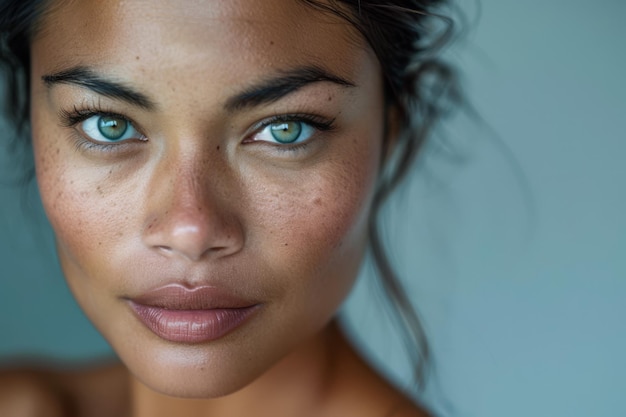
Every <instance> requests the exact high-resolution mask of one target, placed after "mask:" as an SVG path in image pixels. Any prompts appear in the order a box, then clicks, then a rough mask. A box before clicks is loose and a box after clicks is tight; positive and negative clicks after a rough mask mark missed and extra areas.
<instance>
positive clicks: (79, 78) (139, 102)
mask: <svg viewBox="0 0 626 417" xmlns="http://www.w3.org/2000/svg"><path fill="white" fill-rule="evenodd" d="M41 79H42V80H43V82H44V84H46V85H47V86H48V87H52V86H53V85H55V84H72V85H77V86H79V87H84V88H87V89H89V90H91V91H93V92H95V93H98V94H100V95H103V96H105V97H110V98H113V99H116V100H121V101H125V102H126V103H129V104H131V105H133V106H136V107H141V108H142V109H145V110H154V109H156V107H157V106H156V104H155V103H154V102H153V101H152V100H150V99H149V98H148V96H146V95H145V94H143V93H141V92H139V91H136V90H135V89H133V88H132V87H129V86H127V85H124V84H122V83H119V82H117V81H113V80H109V79H106V78H104V77H102V76H100V75H98V74H97V73H96V72H95V71H93V70H92V69H90V68H87V67H81V66H79V67H73V68H69V69H65V70H63V71H60V72H56V73H54V74H48V75H44V76H42V77H41Z"/></svg>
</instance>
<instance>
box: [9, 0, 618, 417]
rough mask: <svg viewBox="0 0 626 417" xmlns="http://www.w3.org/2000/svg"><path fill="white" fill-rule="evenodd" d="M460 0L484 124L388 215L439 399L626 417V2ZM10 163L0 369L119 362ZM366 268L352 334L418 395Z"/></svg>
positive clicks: (353, 306)
mask: <svg viewBox="0 0 626 417" xmlns="http://www.w3.org/2000/svg"><path fill="white" fill-rule="evenodd" d="M460 4H461V6H462V8H467V15H468V16H469V17H470V18H473V17H474V16H477V15H478V16H479V18H478V20H477V24H476V26H474V27H472V28H471V29H470V30H469V32H468V33H467V34H466V35H465V38H464V39H463V40H462V41H461V42H459V43H458V44H457V45H456V47H454V48H453V49H451V50H450V51H449V52H448V55H449V57H450V59H451V60H452V61H453V62H454V63H455V64H456V65H457V66H458V67H459V69H460V70H461V71H462V73H463V77H464V78H463V83H464V89H465V91H466V94H467V96H468V97H469V99H470V101H471V103H472V105H473V107H474V108H475V109H476V110H477V112H478V115H479V116H480V119H478V118H476V117H473V118H472V117H467V115H466V116H463V114H460V115H459V116H458V117H456V118H454V119H453V120H451V121H449V122H448V123H447V124H446V125H445V128H443V129H441V131H440V132H439V134H438V135H437V137H436V140H435V141H434V142H433V143H432V144H431V145H430V146H428V147H427V148H426V149H425V151H424V153H423V154H422V159H421V164H420V165H419V167H418V168H417V169H416V171H415V174H414V176H413V180H412V181H411V182H410V183H409V184H407V186H406V187H404V188H403V189H402V190H400V192H399V193H398V194H397V195H396V196H395V197H394V199H393V201H392V202H391V204H390V205H389V207H388V209H387V211H386V216H385V218H384V219H383V221H384V224H385V231H386V238H387V240H388V242H389V243H388V247H389V249H390V252H391V258H392V259H393V260H394V263H395V264H396V265H397V266H398V269H399V271H400V272H401V274H402V275H403V277H404V278H405V280H406V283H407V286H408V288H409V292H410V294H411V297H412V299H413V300H414V302H415V304H416V305H417V307H418V309H419V310H420V313H421V316H422V318H423V320H424V322H425V327H426V332H427V335H428V338H429V341H430V343H431V345H432V350H433V356H434V357H433V360H432V363H433V364H434V369H433V373H432V374H431V378H430V385H429V388H428V389H427V392H426V394H427V400H428V402H430V403H432V404H434V405H435V406H436V407H438V408H440V409H441V410H447V411H448V412H449V413H450V414H451V415H458V416H464V417H479V416H480V417H502V416H507V417H518V416H519V417H522V416H524V417H526V416H528V415H533V416H546V417H552V416H568V417H578V416H580V417H583V416H585V417H586V416H589V415H593V416H594V417H600V416H603V417H604V416H606V417H613V416H626V402H625V401H623V398H624V395H626V377H625V375H626V359H624V352H626V325H625V324H624V321H625V319H626V216H625V215H624V214H625V213H626V163H624V158H625V155H626V133H625V130H624V121H626V81H625V80H624V78H623V77H624V75H625V74H626V48H625V47H624V41H625V40H626V25H624V24H623V22H622V19H623V17H624V16H626V2H624V1H621V0H599V1H596V2H593V3H590V2H583V1H581V0H569V1H565V0H552V1H544V2H540V1H525V2H520V1H514V0H482V1H481V10H480V11H479V10H478V9H477V6H476V3H474V2H461V3H460ZM9 162H12V157H10V156H9V155H8V153H7V152H6V151H5V150H2V152H0V171H2V172H1V173H0V174H1V175H0V178H3V179H5V180H4V181H0V362H6V361H9V360H10V359H11V358H15V357H33V356H35V357H44V358H55V359H56V360H62V361H85V360H89V359H92V358H100V357H105V356H108V355H111V352H110V348H109V347H108V346H107V344H106V342H104V341H103V340H102V339H101V338H100V336H99V335H98V334H97V333H96V331H95V330H93V329H92V328H91V326H90V324H89V323H88V321H87V320H86V319H85V318H84V316H83V315H82V313H81V312H80V311H79V309H78V307H77V306H76V304H75V302H74V301H73V299H72V298H71V296H70V295H69V292H68V290H67V288H66V287H65V284H64V282H63V278H62V276H61V273H60V271H59V267H58V264H57V262H56V260H55V256H54V244H53V238H52V234H51V231H50V229H49V226H48V224H47V222H46V220H45V218H44V216H43V212H42V209H41V207H40V203H39V201H38V197H37V194H36V187H34V186H30V187H26V188H25V187H20V186H16V185H14V184H11V182H10V181H8V179H9V178H10V177H12V176H13V175H14V174H15V172H14V170H15V165H12V164H11V163H9ZM362 275H363V276H362V279H360V281H359V283H358V285H357V287H356V289H355V291H354V293H353V294H352V296H351V297H350V299H349V300H348V302H347V303H346V306H345V309H344V312H343V313H344V320H345V322H346V325H347V326H348V327H349V328H351V329H353V333H354V338H355V339H356V340H357V342H358V343H359V345H360V346H362V348H363V350H364V352H365V353H366V354H367V355H369V356H370V357H371V359H372V360H373V361H374V362H375V363H376V364H377V365H378V366H379V367H381V369H382V370H383V371H384V372H386V373H387V374H388V375H389V376H390V377H391V378H393V379H394V380H395V381H396V382H397V383H398V384H399V385H400V386H407V381H408V379H409V377H410V373H411V369H410V367H409V364H408V361H407V359H406V357H405V356H404V355H403V353H402V349H401V348H400V347H397V348H396V347H394V345H400V341H399V340H398V339H397V338H396V339H394V337H395V336H394V330H393V328H391V327H390V324H389V323H388V322H386V321H383V320H379V319H378V318H377V317H379V314H378V312H379V310H380V308H382V307H381V306H380V304H379V303H378V301H377V300H378V298H380V297H379V296H378V294H377V289H376V287H375V286H374V285H372V281H373V279H372V268H371V267H370V266H369V265H368V264H366V265H365V266H364V268H363V274H362ZM396 341H397V342H398V343H393V342H396Z"/></svg>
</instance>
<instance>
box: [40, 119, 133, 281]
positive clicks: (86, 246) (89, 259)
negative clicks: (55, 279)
mask: <svg viewBox="0 0 626 417" xmlns="http://www.w3.org/2000/svg"><path fill="white" fill-rule="evenodd" d="M46 124H47V126H51V124H50V122H47V123H46V122H45V120H42V119H40V118H38V117H37V116H36V115H34V117H33V145H34V156H35V167H36V176H37V183H38V185H39V190H40V194H41V199H42V203H43V206H44V209H45V211H46V215H47V216H48V219H49V221H50V224H51V225H52V228H53V230H54V232H55V237H56V241H57V249H58V253H59V256H60V258H61V262H62V264H63V266H64V269H66V267H67V265H68V264H69V263H70V262H67V261H71V264H72V265H74V266H78V265H79V266H80V268H81V269H86V270H93V271H99V270H103V268H102V266H103V264H104V263H105V262H106V260H107V259H109V257H108V255H110V254H111V250H110V249H111V248H113V247H115V246H116V245H117V244H118V243H119V242H121V241H122V238H123V237H124V231H125V230H128V229H127V228H126V227H124V225H123V219H124V216H121V213H120V210H123V207H124V204H127V203H125V202H124V201H120V200H119V199H113V198H110V197H108V195H109V194H108V193H107V189H106V187H107V184H108V183H109V177H111V176H113V175H115V173H114V168H113V169H111V168H109V169H103V170H100V169H97V170H94V169H88V168H86V167H83V168H81V165H80V163H79V162H80V161H77V158H76V152H77V151H76V150H75V149H74V148H73V147H71V146H64V142H67V141H66V138H62V137H58V136H55V134H51V133H48V132H47V131H46V130H47V129H46V128H42V127H43V126H46ZM56 135H59V133H56ZM67 272H68V271H66V276H67V277H68V278H71V277H72V276H73V275H74V274H72V273H69V274H68V273H67ZM83 272H87V271H83Z"/></svg>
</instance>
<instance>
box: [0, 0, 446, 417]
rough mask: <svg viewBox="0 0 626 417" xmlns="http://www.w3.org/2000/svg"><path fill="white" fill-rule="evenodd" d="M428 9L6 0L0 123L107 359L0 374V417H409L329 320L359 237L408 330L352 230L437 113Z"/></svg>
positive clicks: (281, 2)
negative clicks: (108, 349)
mask: <svg viewBox="0 0 626 417" xmlns="http://www.w3.org/2000/svg"><path fill="white" fill-rule="evenodd" d="M439 3H440V2H438V1H430V2H422V1H419V2H418V1H404V2H376V3H375V2H366V1H361V2H347V1H341V2H325V1H320V2H317V1H295V0H268V1H263V2H258V1H257V2H250V1H242V0H236V1H229V2H219V1H203V2H193V3H189V4H185V5H184V6H181V5H180V3H177V2H172V1H167V0H158V1H150V2H146V1H139V0H137V1H126V2H113V1H100V2H95V1H94V2H89V1H80V2H72V1H61V0H56V1H55V0H51V1H43V2H23V1H21V2H9V3H8V4H5V5H4V6H3V7H4V10H2V13H1V14H0V15H1V16H2V19H3V20H2V26H1V28H2V32H3V38H4V43H5V45H4V52H3V60H4V62H5V64H8V66H9V67H10V68H11V69H10V71H11V72H10V74H12V75H13V76H15V80H14V81H15V82H16V84H14V87H15V90H14V92H16V94H18V95H19V91H20V90H19V81H20V79H19V74H20V72H19V71H20V70H22V71H24V73H25V74H27V79H28V83H25V84H28V85H24V90H23V91H26V89H28V91H29V96H28V97H29V105H30V112H29V116H28V117H26V114H27V112H25V111H24V109H23V108H20V107H19V105H17V104H19V98H18V99H17V100H15V101H13V105H14V106H13V107H12V109H13V110H15V112H16V114H14V115H12V117H13V119H14V120H16V122H17V124H18V125H19V124H20V122H26V120H28V123H29V126H30V136H31V137H32V144H33V151H34V156H35V166H36V176H37V181H38V184H39V188H40V193H41V197H42V201H43V204H44V207H45V210H46V213H47V215H48V218H49V220H50V222H51V224H52V227H53V229H54V232H55V235H56V239H57V248H58V256H59V259H60V261H61V265H62V268H63V272H64V275H65V276H66V279H67V282H68V284H69V286H70V288H71V290H72V292H73V294H74V295H75V297H76V299H77V300H78V302H79V304H80V305H81V307H82V308H83V309H84V311H85V313H86V314H87V316H88V317H89V318H90V320H91V321H92V322H93V323H94V325H95V326H96V327H97V328H98V330H99V331H100V332H101V333H102V334H103V335H104V337H105V338H106V339H107V340H108V341H109V342H110V344H111V345H112V347H113V349H114V350H115V351H116V353H117V354H118V356H119V357H120V359H121V361H122V362H123V365H119V366H116V367H112V368H106V369H100V370H94V371H92V372H85V373H82V374H80V375H76V374H73V375H67V374H59V373H45V372H38V373H25V372H14V373H10V374H8V373H7V374H5V375H4V376H3V377H2V383H1V384H0V389H1V391H0V398H4V400H3V401H2V403H1V404H0V411H2V410H5V411H2V412H0V414H2V415H73V414H77V415H89V416H95V415H106V416H109V415H129V416H144V415H145V416H157V417H158V416H161V415H167V416H170V415H184V416H186V415H189V416H204V415H206V416H213V415H216V416H239V415H256V416H264V415H268V416H269V415H271V416H282V415H285V416H293V415H312V416H318V415H319V416H327V415H328V416H350V415H354V416H372V417H374V416H381V417H382V416H422V415H426V414H425V411H424V410H423V409H421V408H420V407H418V406H416V405H414V404H413V403H412V402H411V401H409V400H408V399H407V398H405V397H404V396H403V395H402V394H401V393H399V392H398V391H396V390H395V389H394V388H392V387H391V386H390V385H389V384H388V383H387V382H385V381H384V380H383V379H382V378H381V377H380V376H379V375H377V374H376V373H375V372H374V371H373V370H372V369H371V368H370V367H369V366H368V365H367V364H366V363H365V362H363V361H362V360H361V359H360V358H359V357H358V355H357V354H356V353H355V352H354V350H353V348H352V347H351V346H350V345H349V344H348V342H347V341H346V340H345V338H344V336H343V334H342V331H341V329H340V328H339V327H338V326H337V325H336V324H335V322H334V317H335V315H336V312H337V309H338V307H339V305H340V304H341V302H342V301H343V300H344V298H345V297H346V295H347V294H348V292H349V291H350V288H351V287H352V284H353V282H354V280H355V278H356V276H357V272H358V269H359V265H360V263H361V261H362V258H363V255H364V252H365V250H366V248H367V246H368V243H370V244H372V248H373V252H374V254H375V256H376V257H377V258H378V261H379V266H380V267H381V272H382V275H383V276H384V277H385V279H386V280H387V281H385V282H386V285H387V289H388V291H389V292H390V294H391V295H392V296H393V297H395V299H394V301H395V303H396V307H397V308H398V311H399V315H400V317H401V319H402V320H403V321H404V323H405V324H407V325H409V326H412V327H411V328H412V329H416V330H419V327H418V326H419V322H417V320H416V318H415V315H414V314H413V313H412V310H411V309H410V306H409V305H408V304H407V302H406V299H405V298H403V296H402V292H401V290H400V289H399V288H398V287H397V284H395V281H394V280H393V274H392V272H391V270H390V268H389V266H388V265H387V263H386V262H385V259H384V256H383V255H382V252H381V248H380V246H379V244H378V243H377V242H378V240H377V239H376V229H375V227H370V228H369V230H368V220H372V221H373V219H374V218H375V214H376V211H377V209H378V207H379V205H380V204H381V202H382V201H383V200H384V198H385V196H386V195H387V194H388V192H389V191H390V190H391V189H392V188H393V186H394V185H395V184H396V183H397V182H398V181H399V179H400V178H401V177H402V176H403V174H404V172H406V169H407V167H408V164H409V163H410V162H411V160H412V159H413V157H414V156H415V153H416V150H417V149H418V147H419V145H420V143H421V140H422V139H423V137H424V135H425V132H426V131H427V130H428V127H429V126H430V125H431V124H432V123H433V122H434V121H435V120H436V117H437V113H438V111H437V108H436V107H435V106H434V104H433V103H431V102H427V100H426V97H428V92H427V91H426V87H427V86H428V85H426V84H425V81H422V80H423V79H424V78H425V77H430V81H431V83H432V76H433V75H434V76H438V75H441V74H442V73H445V71H446V68H445V66H442V65H440V64H438V63H437V61H435V60H432V59H427V58H426V56H427V55H426V54H427V53H429V52H430V50H429V49H425V48H424V42H425V41H426V40H427V39H428V38H429V37H431V36H432V33H430V32H429V31H431V30H433V29H432V27H431V26H429V25H426V24H425V23H427V22H428V16H429V15H430V14H432V13H433V9H434V8H435V7H436V6H439ZM444 75H445V74H444ZM418 92H419V93H420V94H419V95H418ZM370 224H372V222H371V221H370ZM416 334H418V335H419V333H416ZM417 342H418V344H419V342H420V339H419V336H418V338H417ZM419 347H420V346H417V348H419ZM2 407H4V409H3V408H2ZM55 413H56V414H55Z"/></svg>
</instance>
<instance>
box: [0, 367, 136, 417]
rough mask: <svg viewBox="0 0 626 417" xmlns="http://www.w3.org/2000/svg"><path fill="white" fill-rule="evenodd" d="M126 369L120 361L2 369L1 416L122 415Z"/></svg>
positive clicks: (124, 404)
mask: <svg viewBox="0 0 626 417" xmlns="http://www.w3.org/2000/svg"><path fill="white" fill-rule="evenodd" d="M127 379H128V377H127V371H126V370H125V369H123V367H121V366H120V365H117V364H107V365H95V366H89V367H81V368H80V369H78V368H77V369H72V370H58V369H53V368H51V367H47V366H38V367H29V368H13V369H4V370H2V369H0V416H3V417H4V416H6V417H65V416H85V415H89V416H100V415H103V416H104V415H107V416H108V415H123V414H124V410H125V409H126V399H127V397H128V389H127V386H128V382H127Z"/></svg>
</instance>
